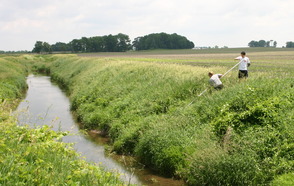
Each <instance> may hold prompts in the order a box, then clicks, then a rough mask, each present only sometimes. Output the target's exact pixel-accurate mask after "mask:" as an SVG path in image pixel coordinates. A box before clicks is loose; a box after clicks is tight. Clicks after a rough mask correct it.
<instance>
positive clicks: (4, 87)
mask: <svg viewBox="0 0 294 186" xmlns="http://www.w3.org/2000/svg"><path fill="white" fill-rule="evenodd" d="M34 60H38V59H36V58H34V59H33V57H31V56H0V185H123V182H121V181H120V180H119V177H118V175H115V174H114V173H110V172H106V171H104V170H102V168H100V167H98V166H94V165H91V164H89V163H86V162H85V161H84V160H81V159H79V158H78V157H79V156H78V154H76V153H75V151H74V150H73V149H72V148H71V146H70V145H69V144H65V143H62V142H60V141H59V140H58V139H60V138H61V137H63V136H64V135H66V134H65V133H59V132H54V131H52V130H51V129H50V128H49V127H47V126H45V127H42V128H38V129H30V128H28V127H20V126H17V125H16V120H15V118H14V117H12V116H11V115H10V114H11V111H12V110H13V109H14V108H15V107H16V106H17V104H18V103H19V100H20V99H21V98H22V96H23V93H24V91H25V88H26V82H25V77H26V75H27V70H28V67H29V65H30V63H32V62H36V61H34Z"/></svg>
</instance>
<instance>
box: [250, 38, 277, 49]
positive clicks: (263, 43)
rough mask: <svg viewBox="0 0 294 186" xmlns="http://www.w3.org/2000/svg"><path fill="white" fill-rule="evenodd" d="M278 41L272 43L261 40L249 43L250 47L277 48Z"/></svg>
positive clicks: (271, 41)
mask: <svg viewBox="0 0 294 186" xmlns="http://www.w3.org/2000/svg"><path fill="white" fill-rule="evenodd" d="M277 44H278V43H277V41H274V40H270V41H265V40H259V41H254V40H252V41H250V42H249V43H248V46H249V47H274V48H276V47H277Z"/></svg>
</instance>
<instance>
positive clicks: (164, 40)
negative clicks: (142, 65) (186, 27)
mask: <svg viewBox="0 0 294 186" xmlns="http://www.w3.org/2000/svg"><path fill="white" fill-rule="evenodd" d="M133 47H134V48H135V49H136V50H150V49H191V48H194V43H193V42H192V41H189V40H188V39H187V38H186V37H184V36H180V35H178V34H176V33H174V34H167V33H157V34H149V35H145V36H143V37H137V38H135V40H134V41H133Z"/></svg>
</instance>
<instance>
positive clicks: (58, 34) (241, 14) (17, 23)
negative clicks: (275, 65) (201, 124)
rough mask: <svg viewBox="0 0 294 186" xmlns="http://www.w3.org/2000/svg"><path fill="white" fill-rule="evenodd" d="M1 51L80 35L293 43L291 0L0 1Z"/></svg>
mask: <svg viewBox="0 0 294 186" xmlns="http://www.w3.org/2000/svg"><path fill="white" fill-rule="evenodd" d="M0 1H1V3H0V35H1V37H0V50H21V49H27V50H31V49H32V47H33V45H34V43H35V41H36V40H42V41H47V42H49V43H54V42H57V41H63V42H69V41H70V40H72V39H74V38H80V37H83V36H86V37H89V36H94V35H106V34H117V33H119V32H122V33H125V34H128V35H130V37H131V38H134V37H137V36H142V35H145V34H149V33H155V32H168V33H178V34H181V35H184V36H186V37H187V38H188V39H190V40H192V41H193V42H194V43H195V44H196V45H197V46H198V45H200V46H202V45H203V46H207V45H210V46H214V45H219V46H224V45H227V46H231V47H240V46H246V45H247V43H248V42H249V41H251V40H259V39H265V40H271V39H273V40H277V41H278V44H279V45H280V46H282V45H285V42H286V41H290V40H294V39H293V38H292V35H293V31H294V23H293V21H292V20H293V18H294V12H293V8H294V1H292V0H272V1H266V0H260V1H256V0H247V1H236V0H223V1H219V0H206V1H200V0H181V1H180V0H148V1H147V0H140V1H138V0H99V1H97V0H88V1H84V0H71V1H70V0H62V1H58V0H50V1H49V0H42V1H40V0H0Z"/></svg>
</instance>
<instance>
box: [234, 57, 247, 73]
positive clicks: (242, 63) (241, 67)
mask: <svg viewBox="0 0 294 186" xmlns="http://www.w3.org/2000/svg"><path fill="white" fill-rule="evenodd" d="M236 59H238V60H240V65H239V70H247V67H248V64H249V63H250V60H249V58H248V57H244V58H243V57H242V56H239V57H237V58H236Z"/></svg>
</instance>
